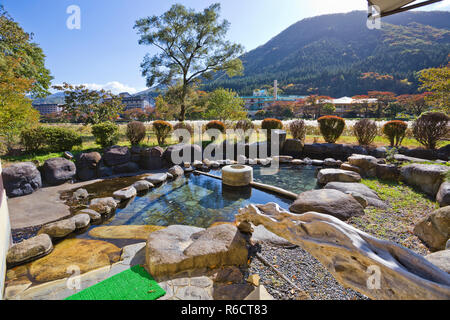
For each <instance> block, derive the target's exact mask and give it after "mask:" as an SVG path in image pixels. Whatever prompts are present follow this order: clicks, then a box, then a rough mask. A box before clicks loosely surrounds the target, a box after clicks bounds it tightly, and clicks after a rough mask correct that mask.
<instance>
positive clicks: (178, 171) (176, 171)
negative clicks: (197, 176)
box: [167, 165, 184, 178]
mask: <svg viewBox="0 0 450 320" xmlns="http://www.w3.org/2000/svg"><path fill="white" fill-rule="evenodd" d="M167 172H168V173H169V174H171V175H172V176H173V177H175V178H177V177H181V176H183V175H184V171H183V169H182V168H181V167H180V166H178V165H176V166H173V167H172V168H170V169H169V170H167Z"/></svg>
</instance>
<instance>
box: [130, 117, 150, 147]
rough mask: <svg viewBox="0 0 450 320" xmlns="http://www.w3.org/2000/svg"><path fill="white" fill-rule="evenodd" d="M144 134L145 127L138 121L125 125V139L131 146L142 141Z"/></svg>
mask: <svg viewBox="0 0 450 320" xmlns="http://www.w3.org/2000/svg"><path fill="white" fill-rule="evenodd" d="M145 134H146V129H145V125H144V124H143V123H142V122H140V121H131V122H130V123H128V124H127V138H128V140H129V141H130V143H131V145H132V146H135V145H138V144H139V143H141V141H142V140H144V138H145Z"/></svg>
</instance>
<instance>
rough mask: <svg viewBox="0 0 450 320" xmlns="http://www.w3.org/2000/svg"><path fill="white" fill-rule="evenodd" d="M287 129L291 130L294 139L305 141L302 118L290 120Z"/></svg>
mask: <svg viewBox="0 0 450 320" xmlns="http://www.w3.org/2000/svg"><path fill="white" fill-rule="evenodd" d="M289 130H290V131H291V134H292V137H293V138H294V139H298V140H300V141H301V142H302V144H304V143H305V137H306V124H305V121H304V120H303V119H299V120H294V121H292V122H291V123H290V124H289Z"/></svg>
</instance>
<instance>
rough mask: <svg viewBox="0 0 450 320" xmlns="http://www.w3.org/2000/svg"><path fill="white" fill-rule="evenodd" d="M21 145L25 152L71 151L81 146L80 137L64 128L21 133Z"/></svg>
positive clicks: (40, 128) (38, 128)
mask: <svg viewBox="0 0 450 320" xmlns="http://www.w3.org/2000/svg"><path fill="white" fill-rule="evenodd" d="M20 138H21V139H20V140H21V144H22V146H23V147H24V148H25V150H26V151H27V152H39V151H43V150H49V151H53V152H63V151H71V150H72V149H73V147H75V146H81V145H82V144H83V141H82V139H81V135H80V134H79V133H78V132H76V131H75V130H72V129H68V128H64V127H36V128H31V129H25V130H23V131H22V132H21V137H20Z"/></svg>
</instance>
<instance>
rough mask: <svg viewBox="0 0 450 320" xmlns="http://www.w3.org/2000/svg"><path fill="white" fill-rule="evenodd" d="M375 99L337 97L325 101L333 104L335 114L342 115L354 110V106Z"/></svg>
mask: <svg viewBox="0 0 450 320" xmlns="http://www.w3.org/2000/svg"><path fill="white" fill-rule="evenodd" d="M377 101H378V100H377V99H372V98H370V99H353V98H350V97H342V98H338V99H331V100H328V101H326V103H331V104H333V105H334V106H335V108H336V110H335V112H334V114H335V115H339V116H342V115H344V114H346V113H350V112H354V110H355V108H354V107H355V106H357V105H363V104H366V103H367V104H372V103H376V102H377Z"/></svg>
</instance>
